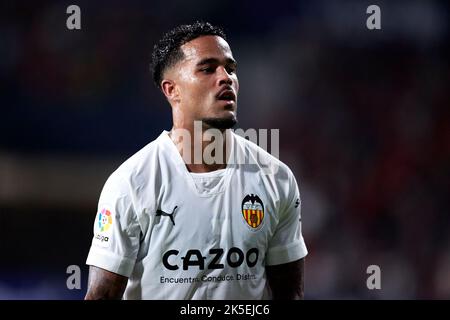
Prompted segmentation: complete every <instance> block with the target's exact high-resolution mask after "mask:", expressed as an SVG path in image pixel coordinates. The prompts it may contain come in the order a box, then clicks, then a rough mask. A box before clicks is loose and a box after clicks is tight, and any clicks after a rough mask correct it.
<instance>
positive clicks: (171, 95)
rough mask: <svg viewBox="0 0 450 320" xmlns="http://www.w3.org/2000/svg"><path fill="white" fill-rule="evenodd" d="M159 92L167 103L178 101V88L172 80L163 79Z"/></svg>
mask: <svg viewBox="0 0 450 320" xmlns="http://www.w3.org/2000/svg"><path fill="white" fill-rule="evenodd" d="M161 90H162V92H163V93H164V95H165V96H166V98H167V100H169V102H172V101H173V102H179V101H180V94H179V91H178V87H177V85H176V83H175V82H174V81H173V80H167V79H164V80H163V81H161Z"/></svg>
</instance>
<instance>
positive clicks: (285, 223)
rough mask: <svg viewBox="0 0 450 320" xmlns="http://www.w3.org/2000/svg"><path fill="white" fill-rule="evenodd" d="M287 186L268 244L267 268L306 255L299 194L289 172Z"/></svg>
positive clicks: (292, 176) (293, 178)
mask: <svg viewBox="0 0 450 320" xmlns="http://www.w3.org/2000/svg"><path fill="white" fill-rule="evenodd" d="M288 186H289V190H288V192H287V194H288V196H287V197H286V198H285V199H282V201H281V205H280V218H279V221H278V225H277V227H276V230H275V232H274V234H273V236H272V238H271V240H270V242H269V248H268V251H267V255H266V265H269V266H270V265H277V264H284V263H289V262H293V261H296V260H299V259H301V258H303V257H305V256H306V255H307V254H308V250H307V248H306V245H305V241H304V239H303V235H302V222H301V199H300V192H299V189H298V185H297V182H296V180H295V177H294V175H293V174H292V173H291V172H289V176H288Z"/></svg>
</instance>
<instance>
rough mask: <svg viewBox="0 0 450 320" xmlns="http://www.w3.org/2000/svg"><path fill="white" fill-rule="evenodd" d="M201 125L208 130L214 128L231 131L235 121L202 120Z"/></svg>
mask: <svg viewBox="0 0 450 320" xmlns="http://www.w3.org/2000/svg"><path fill="white" fill-rule="evenodd" d="M202 121H203V123H204V124H206V126H208V127H209V128H215V129H219V130H226V129H231V128H233V127H234V126H235V125H236V124H237V119H236V118H235V117H232V118H204V119H202Z"/></svg>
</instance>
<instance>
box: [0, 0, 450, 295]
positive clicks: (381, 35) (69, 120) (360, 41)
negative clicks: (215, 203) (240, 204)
mask: <svg viewBox="0 0 450 320" xmlns="http://www.w3.org/2000/svg"><path fill="white" fill-rule="evenodd" d="M69 4H71V3H67V4H65V3H64V2H52V1H42V2H39V3H28V2H27V3H25V2H24V3H22V4H20V3H16V2H12V1H10V2H8V1H7V2H4V3H2V5H1V16H2V18H1V20H0V35H1V41H0V71H1V72H0V77H1V80H0V81H1V83H2V84H1V87H2V89H1V92H2V93H1V98H2V102H1V109H0V110H1V111H0V123H1V126H0V248H1V251H2V257H1V258H0V260H1V263H0V299H9V298H18V299H78V298H80V297H82V296H83V294H84V292H85V290H86V281H87V267H86V266H84V262H85V258H86V255H87V252H88V249H89V245H90V241H91V229H92V224H93V218H94V215H95V213H96V201H97V199H98V196H99V192H100V190H101V188H102V185H103V183H104V181H105V180H106V178H107V176H108V175H109V174H110V173H111V172H112V170H113V169H114V168H115V167H116V166H117V165H119V164H120V163H121V162H123V161H124V160H125V159H126V158H127V157H128V156H130V155H131V154H133V153H134V152H136V151H137V150H139V149H140V148H141V147H143V146H144V145H145V144H147V143H148V142H150V141H151V140H153V139H154V138H156V137H157V135H158V134H159V133H160V132H161V131H162V130H164V129H170V124H171V114H170V108H169V106H168V104H167V103H166V102H165V101H164V99H163V97H162V95H161V94H160V93H159V92H158V90H157V89H156V88H155V87H154V86H153V84H152V80H151V75H150V73H149V70H148V66H149V62H150V60H149V59H150V52H151V49H152V46H153V44H154V42H155V41H156V40H157V39H158V37H159V36H160V35H161V34H162V32H164V31H166V30H167V29H169V28H171V27H173V26H175V25H177V24H179V23H189V22H192V21H194V20H196V19H201V20H208V21H211V22H212V23H216V24H219V25H222V26H223V27H224V29H225V31H226V32H227V34H228V38H229V43H230V44H231V48H232V50H233V53H234V56H235V58H237V61H238V64H239V66H238V76H239V79H240V88H241V89H240V95H239V110H238V117H239V127H242V128H256V129H258V128H267V129H271V128H279V129H280V142H281V146H280V158H281V160H282V161H284V162H285V163H287V164H288V165H289V166H290V167H291V168H292V170H293V171H294V173H295V174H296V176H297V180H298V182H299V185H300V191H301V194H302V203H303V221H304V222H303V226H304V230H303V231H304V237H305V239H306V243H307V245H308V248H309V251H310V254H309V255H308V257H307V259H306V288H305V290H306V298H307V299H419V298H422V299H423V298H425V299H449V298H450V218H449V209H450V205H449V201H448V190H449V189H450V186H449V181H450V180H449V178H450V125H449V119H450V111H449V110H450V108H449V106H450V101H449V90H448V89H449V88H448V86H449V83H450V79H449V74H450V72H449V64H448V57H449V56H450V54H449V47H448V41H446V39H448V36H449V34H448V29H449V28H448V21H449V10H448V9H449V5H448V3H446V2H437V1H396V2H395V4H394V3H392V2H388V1H377V4H378V5H379V6H380V7H381V10H382V30H377V31H369V30H367V28H366V19H367V14H366V11H365V10H366V8H367V6H368V5H370V4H372V3H369V2H367V1H356V0H355V1H286V2H284V1H281V2H276V4H275V3H272V2H267V3H265V2H261V1H257V2H246V3H239V2H236V3H234V4H233V3H230V4H228V5H226V6H225V5H223V4H219V3H217V4H215V3H214V2H209V1H206V0H204V1H198V2H197V4H195V5H194V4H193V3H191V2H186V1H181V0H178V1H173V2H171V3H170V4H169V3H167V2H160V3H157V4H155V3H150V2H144V1H142V2H137V1H136V2H133V1H132V2H127V3H126V4H125V2H120V1H112V2H99V3H98V4H93V3H90V2H88V1H79V2H78V3H77V4H78V5H79V6H80V8H81V12H82V30H80V31H69V30H67V28H66V27H65V26H66V24H65V22H66V18H67V14H66V13H65V10H66V7H67V6H68V5H69ZM72 264H76V265H80V267H81V268H82V270H83V279H82V289H81V290H74V291H69V290H68V289H67V288H66V283H65V281H66V276H67V275H66V274H65V270H66V269H65V268H66V267H67V266H69V265H72ZM373 264H375V265H379V266H380V268H381V276H382V280H381V283H382V289H381V290H368V289H367V287H366V279H367V277H368V275H367V273H366V268H367V267H368V266H369V265H373Z"/></svg>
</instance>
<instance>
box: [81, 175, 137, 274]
mask: <svg viewBox="0 0 450 320" xmlns="http://www.w3.org/2000/svg"><path fill="white" fill-rule="evenodd" d="M131 199H132V197H131V195H130V187H129V185H128V183H127V182H126V180H124V179H122V178H121V177H120V176H119V174H118V173H117V172H115V173H113V174H112V175H111V176H110V177H109V178H108V180H107V181H106V183H105V185H104V187H103V190H102V192H101V194H100V199H99V202H98V210H97V215H96V217H95V221H94V237H93V239H92V244H91V248H90V250H89V254H88V257H87V260H86V264H87V265H91V266H96V267H99V268H102V269H105V270H108V271H111V272H114V273H117V274H120V275H123V276H126V277H129V276H130V275H131V272H132V271H133V268H134V264H135V261H136V258H137V254H138V251H139V243H140V235H141V228H140V225H139V222H138V218H137V215H136V212H135V209H134V207H133V204H132V201H131Z"/></svg>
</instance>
